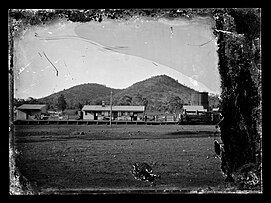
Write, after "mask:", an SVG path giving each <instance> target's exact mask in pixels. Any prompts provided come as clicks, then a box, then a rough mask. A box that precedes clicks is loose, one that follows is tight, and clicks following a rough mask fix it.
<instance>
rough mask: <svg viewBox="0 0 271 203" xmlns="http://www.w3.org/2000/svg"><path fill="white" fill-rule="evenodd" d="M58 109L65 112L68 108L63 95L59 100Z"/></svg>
mask: <svg viewBox="0 0 271 203" xmlns="http://www.w3.org/2000/svg"><path fill="white" fill-rule="evenodd" d="M57 107H58V108H59V109H61V110H62V111H64V110H65V109H66V107H67V102H66V100H65V97H64V95H63V94H61V95H60V96H59V97H58V99H57Z"/></svg>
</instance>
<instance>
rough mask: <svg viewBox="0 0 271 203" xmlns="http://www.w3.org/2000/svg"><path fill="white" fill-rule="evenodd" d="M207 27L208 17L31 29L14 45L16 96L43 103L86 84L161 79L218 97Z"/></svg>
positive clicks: (213, 45)
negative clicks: (65, 90)
mask: <svg viewBox="0 0 271 203" xmlns="http://www.w3.org/2000/svg"><path fill="white" fill-rule="evenodd" d="M210 28H211V21H210V19H208V18H194V19H193V20H191V21H187V20H181V19H178V20H173V21H169V20H166V19H164V18H159V19H158V20H154V19H152V20H146V19H144V18H139V17H133V18H132V19H130V20H127V21H124V20H123V21H118V22H117V21H109V20H104V21H102V22H101V23H97V22H88V23H71V22H68V21H65V20H59V21H57V22H55V23H54V24H51V25H48V26H33V27H30V28H29V29H27V30H25V31H24V33H22V35H21V36H20V37H18V38H17V39H15V41H14V45H15V66H14V67H15V70H14V71H15V78H14V87H15V91H14V97H15V98H24V99H26V98H29V97H33V98H42V97H46V96H48V95H51V94H53V93H56V92H59V91H62V90H64V89H69V88H71V87H74V86H76V85H80V84H85V83H97V84H101V85H105V86H107V87H110V88H114V89H125V88H128V87H129V86H131V85H133V84H134V83H136V82H139V81H142V80H145V79H148V78H150V77H153V76H157V75H163V74H165V75H167V76H169V77H171V78H173V79H175V80H178V81H179V83H180V84H183V85H185V86H187V87H189V88H192V89H195V90H196V91H203V90H206V91H208V92H210V93H217V94H219V93H220V78H219V74H218V68H217V61H218V57H217V53H216V49H217V47H216V46H217V45H216V42H215V40H214V38H213V36H212V33H211V29H210ZM206 42H207V43H206ZM202 43H206V45H204V46H201V45H202ZM180 56H181V57H180Z"/></svg>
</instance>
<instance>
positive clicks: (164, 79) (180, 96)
mask: <svg viewBox="0 0 271 203" xmlns="http://www.w3.org/2000/svg"><path fill="white" fill-rule="evenodd" d="M193 92H196V91H195V90H193V89H191V88H189V87H187V86H185V85H182V84H180V83H179V82H178V81H177V80H174V79H173V78H171V77H169V76H167V75H159V76H154V77H151V78H148V79H146V80H143V81H140V82H137V83H135V84H133V85H132V86H130V87H128V88H126V89H124V90H122V91H120V92H118V93H117V94H116V95H114V99H113V102H114V104H126V105H127V104H128V105H129V104H131V105H144V101H145V100H147V102H148V104H147V109H148V110H151V111H152V110H158V111H165V110H168V108H170V103H171V102H172V100H175V102H179V103H182V104H188V103H189V102H190V98H191V93H193Z"/></svg>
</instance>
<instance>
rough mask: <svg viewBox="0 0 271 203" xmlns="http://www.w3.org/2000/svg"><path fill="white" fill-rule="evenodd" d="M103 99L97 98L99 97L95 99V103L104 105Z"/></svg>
mask: <svg viewBox="0 0 271 203" xmlns="http://www.w3.org/2000/svg"><path fill="white" fill-rule="evenodd" d="M103 101H104V100H103V99H101V98H97V99H95V100H94V101H93V103H94V105H102V102H103Z"/></svg>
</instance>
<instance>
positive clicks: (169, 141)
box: [15, 125, 226, 193]
mask: <svg viewBox="0 0 271 203" xmlns="http://www.w3.org/2000/svg"><path fill="white" fill-rule="evenodd" d="M215 131H216V129H215V127H214V126H211V125H193V126H192V125H163V126H149V125H148V126H129V125H113V126H112V128H110V126H99V125H97V126H85V125H84V126H78V125H73V126H70V125H67V126H63V125H44V126H27V125H26V126H16V127H15V143H16V145H15V146H16V148H17V150H18V151H19V155H18V160H17V162H16V163H17V167H18V168H19V170H20V171H21V173H22V174H23V176H24V177H26V178H27V179H28V180H29V181H30V182H31V183H32V185H35V187H36V189H37V190H38V191H39V192H40V193H50V191H61V190H62V191H68V190H73V191H80V192H81V193H82V192H83V191H85V190H87V191H99V190H103V191H105V190H107V191H111V190H113V191H118V190H122V191H127V190H129V191H132V190H134V191H142V190H143V191H147V190H151V191H155V190H156V191H167V190H168V191H200V190H204V191H220V190H225V187H226V185H225V183H224V177H223V175H222V173H221V170H220V164H221V161H220V159H218V158H216V156H215V152H214V150H213V141H214V138H216V139H219V137H218V134H216V133H215ZM135 162H147V163H150V164H152V163H156V164H155V165H154V166H153V172H154V173H155V174H159V175H160V176H161V179H157V180H155V181H154V185H151V184H150V183H149V182H143V181H139V180H136V179H134V177H133V175H132V174H131V169H132V164H133V163H135Z"/></svg>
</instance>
